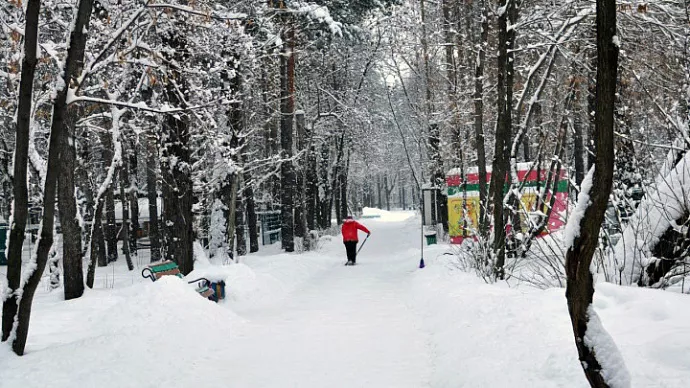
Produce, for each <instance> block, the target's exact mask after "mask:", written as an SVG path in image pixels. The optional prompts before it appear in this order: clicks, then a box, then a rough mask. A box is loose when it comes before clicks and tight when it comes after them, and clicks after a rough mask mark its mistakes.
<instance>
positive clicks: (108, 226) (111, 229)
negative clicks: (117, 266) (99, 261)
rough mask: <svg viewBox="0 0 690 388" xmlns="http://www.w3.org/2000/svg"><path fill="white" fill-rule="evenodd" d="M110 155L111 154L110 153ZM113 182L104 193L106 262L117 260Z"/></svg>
mask: <svg viewBox="0 0 690 388" xmlns="http://www.w3.org/2000/svg"><path fill="white" fill-rule="evenodd" d="M111 155H112V154H111ZM111 160H112V156H111ZM115 184H116V181H115V179H113V182H112V183H111V185H110V187H108V192H107V193H106V194H105V228H104V232H105V233H104V234H105V243H106V245H107V246H108V263H112V262H114V261H117V256H118V254H117V222H116V221H115V194H114V191H115Z"/></svg>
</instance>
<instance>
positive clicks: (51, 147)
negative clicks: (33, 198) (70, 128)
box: [3, 0, 93, 356]
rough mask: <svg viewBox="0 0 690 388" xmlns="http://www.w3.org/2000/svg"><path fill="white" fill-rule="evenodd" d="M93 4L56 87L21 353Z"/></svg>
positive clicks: (21, 317)
mask: <svg viewBox="0 0 690 388" xmlns="http://www.w3.org/2000/svg"><path fill="white" fill-rule="evenodd" d="M92 5H93V0H80V1H79V3H78V9H77V14H76V21H75V22H74V25H73V29H72V31H71V32H70V39H69V47H68V49H67V57H66V58H65V62H64V66H63V69H62V74H63V75H64V81H65V82H64V83H63V85H62V87H61V88H58V90H56V92H55V98H54V99H53V117H52V123H51V128H50V141H49V143H48V163H47V166H46V177H45V183H44V189H43V215H42V223H41V225H42V226H41V231H40V238H39V241H38V247H37V250H36V266H35V268H34V270H33V272H31V273H30V274H29V275H28V279H27V282H26V284H25V285H24V288H23V290H22V298H21V301H20V302H19V308H18V311H17V317H16V319H17V329H16V337H15V340H14V342H13V343H12V349H13V350H14V352H15V353H16V354H17V355H20V356H21V355H23V354H24V348H25V346H26V340H27V337H28V334H29V321H30V319H31V305H32V303H33V297H34V294H35V292H36V288H37V287H38V285H39V283H40V281H41V276H42V275H43V271H44V270H45V267H46V263H47V261H48V254H49V253H50V248H51V246H52V244H53V226H54V218H55V194H56V189H57V187H56V186H57V184H56V183H57V174H58V170H59V167H58V164H59V163H60V158H59V155H60V148H61V147H60V146H61V144H62V142H63V136H65V134H64V126H65V122H64V118H65V115H66V112H67V92H68V85H70V84H71V83H72V82H73V81H75V80H76V77H77V75H78V73H79V69H80V67H81V63H82V61H83V58H84V48H85V46H86V33H85V32H86V31H87V30H88V24H89V19H90V18H91V9H92ZM3 318H4V317H3ZM4 319H5V318H4ZM7 319H12V320H14V317H7Z"/></svg>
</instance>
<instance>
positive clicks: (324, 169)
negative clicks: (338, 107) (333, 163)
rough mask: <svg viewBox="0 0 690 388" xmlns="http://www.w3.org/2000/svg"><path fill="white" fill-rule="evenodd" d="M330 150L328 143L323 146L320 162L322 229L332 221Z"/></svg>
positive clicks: (320, 222) (320, 216)
mask: <svg viewBox="0 0 690 388" xmlns="http://www.w3.org/2000/svg"><path fill="white" fill-rule="evenodd" d="M329 157H330V153H329V149H328V142H323V143H322V144H321V161H320V162H319V190H318V195H319V226H320V227H321V229H327V228H329V227H330V226H331V225H330V223H331V220H330V211H331V208H330V201H331V192H330V185H329V182H328V163H329Z"/></svg>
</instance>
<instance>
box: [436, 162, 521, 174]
mask: <svg viewBox="0 0 690 388" xmlns="http://www.w3.org/2000/svg"><path fill="white" fill-rule="evenodd" d="M532 164H533V162H522V163H518V164H517V168H518V171H524V170H529V169H530V167H532ZM491 171H492V168H491V165H489V166H486V172H487V173H489V172H491ZM464 173H465V174H477V173H479V167H476V166H473V167H467V168H465V171H464ZM462 174H463V170H462V169H461V168H452V169H450V170H448V172H447V173H446V176H456V175H462Z"/></svg>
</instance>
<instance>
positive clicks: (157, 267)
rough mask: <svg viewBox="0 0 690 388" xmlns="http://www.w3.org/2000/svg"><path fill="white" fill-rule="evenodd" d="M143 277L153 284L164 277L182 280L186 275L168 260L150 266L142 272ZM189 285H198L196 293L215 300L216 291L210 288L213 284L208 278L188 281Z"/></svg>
mask: <svg viewBox="0 0 690 388" xmlns="http://www.w3.org/2000/svg"><path fill="white" fill-rule="evenodd" d="M141 276H143V277H145V278H149V279H151V281H152V282H155V281H156V280H158V279H160V278H162V277H163V276H177V277H178V278H180V279H183V278H184V275H182V273H181V272H180V268H179V267H178V266H177V263H175V262H172V261H169V260H166V261H162V262H160V263H155V264H149V265H148V266H147V267H146V268H144V269H143V270H142V271H141ZM187 283H189V284H192V283H196V284H197V288H196V292H198V293H199V295H201V296H203V297H204V298H207V299H211V300H213V301H216V300H215V299H214V295H215V291H214V290H213V288H211V287H210V285H211V282H209V281H208V279H206V278H199V279H195V280H191V281H188V282H187Z"/></svg>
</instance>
